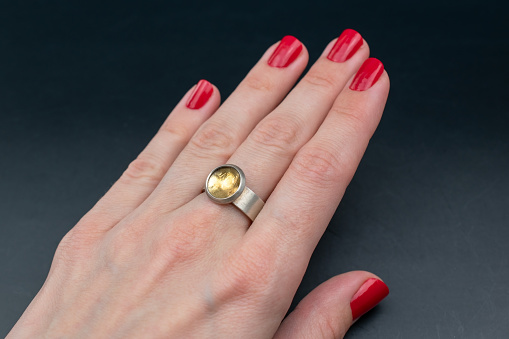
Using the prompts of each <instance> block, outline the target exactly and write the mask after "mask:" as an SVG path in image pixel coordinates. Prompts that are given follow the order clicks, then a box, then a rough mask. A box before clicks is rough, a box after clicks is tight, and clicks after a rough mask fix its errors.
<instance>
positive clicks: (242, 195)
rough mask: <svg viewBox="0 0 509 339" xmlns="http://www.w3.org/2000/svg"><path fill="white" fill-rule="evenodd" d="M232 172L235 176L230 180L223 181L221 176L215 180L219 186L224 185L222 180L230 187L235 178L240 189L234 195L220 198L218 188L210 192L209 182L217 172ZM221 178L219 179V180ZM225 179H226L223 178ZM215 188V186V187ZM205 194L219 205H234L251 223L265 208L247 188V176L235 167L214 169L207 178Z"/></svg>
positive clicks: (228, 165) (261, 201) (223, 166)
mask: <svg viewBox="0 0 509 339" xmlns="http://www.w3.org/2000/svg"><path fill="white" fill-rule="evenodd" d="M221 170H223V171H231V173H234V175H231V176H230V178H226V179H221V175H219V176H216V177H215V178H214V180H215V182H216V183H217V182H219V185H220V186H221V187H222V186H223V184H222V183H221V180H223V181H224V183H225V186H228V185H227V184H231V182H232V180H231V177H233V178H235V180H234V182H235V183H236V186H238V188H237V189H236V190H235V192H234V193H231V194H229V195H228V196H218V194H217V191H218V190H221V189H217V186H216V187H215V188H216V190H215V191H214V189H213V191H212V192H211V191H210V190H209V180H211V177H214V175H215V174H217V173H218V172H217V171H219V172H220V171H221ZM237 174H238V176H237ZM218 177H219V179H218ZM223 178H224V177H223ZM213 187H214V186H213ZM205 192H206V193H207V196H208V197H209V198H210V199H211V200H212V201H214V202H216V203H218V204H228V203H233V204H234V205H235V206H237V208H238V209H239V210H241V211H242V212H243V213H244V214H245V215H247V217H248V218H249V219H251V221H254V220H255V218H256V216H257V215H258V213H260V211H261V210H262V208H263V205H264V204H265V203H264V202H263V200H262V199H260V197H258V195H256V193H254V192H253V191H252V190H251V189H249V188H248V187H247V186H246V176H245V174H244V172H243V171H242V170H241V169H240V168H239V167H238V166H235V165H231V164H226V165H221V166H218V167H216V168H214V169H213V170H212V171H211V172H210V174H209V175H208V177H207V180H206V181H205ZM224 192H225V191H222V192H221V193H224Z"/></svg>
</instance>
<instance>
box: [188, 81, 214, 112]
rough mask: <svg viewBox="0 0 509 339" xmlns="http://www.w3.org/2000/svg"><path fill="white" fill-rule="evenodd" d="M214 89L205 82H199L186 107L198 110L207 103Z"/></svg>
mask: <svg viewBox="0 0 509 339" xmlns="http://www.w3.org/2000/svg"><path fill="white" fill-rule="evenodd" d="M212 92H214V88H213V87H212V85H211V84H210V82H208V81H207V80H200V81H199V82H198V84H196V87H195V89H194V91H193V94H191V96H190V97H189V100H187V103H186V106H187V107H188V108H190V109H199V108H202V107H203V105H205V104H206V103H207V101H209V99H210V97H211V96H212Z"/></svg>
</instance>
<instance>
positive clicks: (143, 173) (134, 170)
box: [122, 154, 166, 182]
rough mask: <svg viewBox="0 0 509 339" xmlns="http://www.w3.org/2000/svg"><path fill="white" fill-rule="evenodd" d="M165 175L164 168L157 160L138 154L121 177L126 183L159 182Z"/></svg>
mask: <svg viewBox="0 0 509 339" xmlns="http://www.w3.org/2000/svg"><path fill="white" fill-rule="evenodd" d="M165 173H166V168H164V166H163V164H162V162H161V161H160V160H159V159H156V158H155V157H153V156H150V155H148V154H140V155H139V156H138V158H136V159H134V160H133V161H132V162H131V163H130V164H129V166H128V167H127V169H126V170H125V172H124V174H123V175H122V177H123V180H127V181H128V182H132V181H149V182H154V181H155V182H159V181H160V180H161V178H162V177H163V176H164V174H165Z"/></svg>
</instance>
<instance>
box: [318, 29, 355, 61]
mask: <svg viewBox="0 0 509 339" xmlns="http://www.w3.org/2000/svg"><path fill="white" fill-rule="evenodd" d="M361 46H362V36H361V35H360V34H359V33H357V32H356V31H354V30H353V29H345V30H344V31H343V33H341V35H340V36H339V38H338V40H336V43H335V44H334V46H333V47H332V49H331V51H330V52H329V55H328V56H327V59H329V60H331V61H335V62H345V61H347V60H348V59H350V58H351V57H352V56H353V55H354V54H355V52H357V51H358V50H359V48H361Z"/></svg>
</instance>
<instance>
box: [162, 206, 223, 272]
mask: <svg viewBox="0 0 509 339" xmlns="http://www.w3.org/2000/svg"><path fill="white" fill-rule="evenodd" d="M219 212H220V211H219V209H217V207H216V206H211V207H209V208H208V207H202V208H200V213H195V214H193V215H192V216H191V217H190V216H189V215H188V214H185V215H182V216H179V217H176V218H175V219H174V220H173V221H172V223H171V225H167V227H166V228H165V229H163V232H165V233H164V234H163V236H161V237H159V240H156V243H155V246H154V251H155V256H156V257H157V258H159V259H162V260H164V261H165V262H166V263H167V265H169V266H172V265H175V264H179V263H185V262H192V261H194V260H195V259H197V258H200V257H201V256H202V254H203V253H206V252H207V251H208V250H209V249H210V246H211V244H212V243H214V236H215V233H214V227H211V223H212V222H213V220H216V219H217V218H218V215H219ZM163 228H164V227H163Z"/></svg>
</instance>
